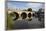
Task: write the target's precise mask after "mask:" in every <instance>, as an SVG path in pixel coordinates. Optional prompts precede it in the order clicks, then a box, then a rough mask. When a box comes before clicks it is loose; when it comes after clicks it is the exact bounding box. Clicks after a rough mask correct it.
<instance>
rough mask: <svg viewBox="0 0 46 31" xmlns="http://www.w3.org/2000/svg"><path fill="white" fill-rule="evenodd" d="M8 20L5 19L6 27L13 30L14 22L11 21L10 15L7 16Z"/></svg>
mask: <svg viewBox="0 0 46 31" xmlns="http://www.w3.org/2000/svg"><path fill="white" fill-rule="evenodd" d="M7 16H8V18H7V23H8V24H7V26H8V29H12V28H13V24H14V21H13V19H12V15H10V14H7Z"/></svg>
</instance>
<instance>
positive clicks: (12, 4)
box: [7, 1, 44, 11]
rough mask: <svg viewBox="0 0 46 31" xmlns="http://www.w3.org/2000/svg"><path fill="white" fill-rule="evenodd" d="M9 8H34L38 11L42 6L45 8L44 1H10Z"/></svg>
mask: <svg viewBox="0 0 46 31" xmlns="http://www.w3.org/2000/svg"><path fill="white" fill-rule="evenodd" d="M7 4H8V8H14V9H15V8H20V9H27V8H32V10H35V11H38V10H39V9H40V8H44V4H43V3H26V2H15V1H14V2H11V1H9V2H8V3H7Z"/></svg>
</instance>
